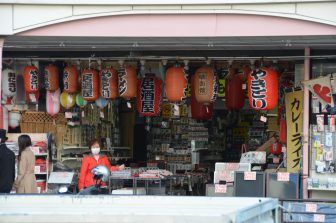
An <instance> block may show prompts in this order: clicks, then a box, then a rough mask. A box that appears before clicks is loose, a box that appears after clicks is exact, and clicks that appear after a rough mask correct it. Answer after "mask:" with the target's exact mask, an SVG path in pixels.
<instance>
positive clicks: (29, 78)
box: [23, 66, 40, 102]
mask: <svg viewBox="0 0 336 223" xmlns="http://www.w3.org/2000/svg"><path fill="white" fill-rule="evenodd" d="M23 80H24V88H25V92H26V97H27V99H28V101H31V102H36V101H37V100H38V98H39V87H40V80H39V72H38V69H37V68H36V67H35V66H26V67H25V69H24V71H23Z"/></svg>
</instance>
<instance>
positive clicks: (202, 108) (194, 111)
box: [191, 76, 213, 120]
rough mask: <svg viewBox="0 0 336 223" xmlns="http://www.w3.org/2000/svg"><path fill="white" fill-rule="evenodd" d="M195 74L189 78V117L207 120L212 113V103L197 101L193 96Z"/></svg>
mask: <svg viewBox="0 0 336 223" xmlns="http://www.w3.org/2000/svg"><path fill="white" fill-rule="evenodd" d="M194 81H195V76H193V77H192V78H191V118H193V119H196V120H208V119H211V117H212V115H213V103H209V104H207V105H205V104H203V103H199V102H198V101H197V100H196V97H195V91H194V89H193V87H194V86H195V85H194V83H193V82H194Z"/></svg>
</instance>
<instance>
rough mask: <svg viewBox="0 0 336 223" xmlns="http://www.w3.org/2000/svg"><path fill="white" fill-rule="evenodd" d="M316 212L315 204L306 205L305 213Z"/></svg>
mask: <svg viewBox="0 0 336 223" xmlns="http://www.w3.org/2000/svg"><path fill="white" fill-rule="evenodd" d="M316 211H317V204H314V203H309V204H306V212H316Z"/></svg>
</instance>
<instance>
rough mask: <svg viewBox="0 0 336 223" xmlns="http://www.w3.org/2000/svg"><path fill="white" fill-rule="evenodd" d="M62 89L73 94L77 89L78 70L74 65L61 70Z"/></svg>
mask: <svg viewBox="0 0 336 223" xmlns="http://www.w3.org/2000/svg"><path fill="white" fill-rule="evenodd" d="M63 85H64V91H65V92H67V93H69V94H74V93H76V92H77V89H78V72H77V69H76V67H75V66H67V67H65V68H64V71H63Z"/></svg>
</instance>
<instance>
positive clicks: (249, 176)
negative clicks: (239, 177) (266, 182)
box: [244, 171, 257, 180]
mask: <svg viewBox="0 0 336 223" xmlns="http://www.w3.org/2000/svg"><path fill="white" fill-rule="evenodd" d="M256 179H257V173H256V172H248V171H246V172H244V180H256Z"/></svg>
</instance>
